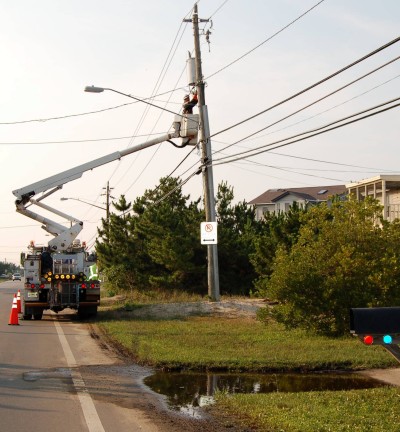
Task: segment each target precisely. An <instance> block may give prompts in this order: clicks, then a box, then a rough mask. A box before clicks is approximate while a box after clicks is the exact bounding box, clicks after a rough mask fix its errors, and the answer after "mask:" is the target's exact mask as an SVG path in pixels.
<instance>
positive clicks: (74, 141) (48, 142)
mask: <svg viewBox="0 0 400 432" xmlns="http://www.w3.org/2000/svg"><path fill="white" fill-rule="evenodd" d="M164 133H165V132H157V133H152V134H149V133H147V134H143V135H129V136H123V137H113V138H94V139H82V140H67V141H30V142H28V141H26V142H0V145H47V144H74V143H84V142H99V141H117V140H124V139H132V138H140V137H149V136H151V135H162V134H164Z"/></svg>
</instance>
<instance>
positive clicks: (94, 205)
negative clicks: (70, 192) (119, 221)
mask: <svg viewBox="0 0 400 432" xmlns="http://www.w3.org/2000/svg"><path fill="white" fill-rule="evenodd" d="M60 200H61V201H67V200H75V201H79V202H83V203H85V204H88V205H90V206H92V207H97V208H99V209H101V210H107V209H106V208H105V207H100V206H98V205H96V204H92V203H90V202H87V201H84V200H81V199H79V198H65V197H63V198H60Z"/></svg>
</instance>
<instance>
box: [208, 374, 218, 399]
mask: <svg viewBox="0 0 400 432" xmlns="http://www.w3.org/2000/svg"><path fill="white" fill-rule="evenodd" d="M217 389H218V376H217V375H215V374H207V396H214V393H215V390H217Z"/></svg>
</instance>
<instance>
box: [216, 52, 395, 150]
mask: <svg viewBox="0 0 400 432" xmlns="http://www.w3.org/2000/svg"><path fill="white" fill-rule="evenodd" d="M399 59H400V56H398V57H395V58H394V59H392V60H390V61H388V62H386V63H385V64H383V65H381V66H379V67H377V68H375V69H373V70H371V71H369V72H367V73H366V74H364V75H362V76H360V77H358V78H356V79H355V80H353V81H350V82H349V83H347V84H345V85H344V86H342V87H339V88H338V89H336V90H334V91H332V92H330V93H328V94H326V95H324V96H322V97H320V98H319V99H317V100H315V101H313V102H311V103H309V104H308V105H305V106H303V107H302V108H300V109H298V110H296V111H293V112H292V113H290V114H288V115H287V116H285V117H282V118H281V119H279V120H277V121H275V122H273V123H270V124H269V125H268V126H265V127H263V128H262V129H259V130H258V131H256V132H253V133H251V134H250V135H247V136H246V137H244V138H241V139H240V140H238V141H236V142H234V143H232V144H230V145H228V146H226V147H224V148H223V149H222V150H219V151H218V152H215V153H219V152H221V151H223V150H226V149H227V148H229V147H232V146H234V145H235V144H238V143H240V142H242V141H245V140H247V139H248V138H251V137H253V136H254V135H257V134H258V133H260V132H262V131H264V130H265V129H268V128H270V127H272V126H275V125H276V124H278V123H281V122H282V121H284V120H287V119H288V118H290V117H293V116H294V115H295V114H298V113H299V112H302V111H304V110H305V109H307V108H310V107H311V106H313V105H316V104H317V103H319V102H321V101H323V100H324V99H327V98H328V97H330V96H332V95H334V94H336V93H339V92H340V91H342V90H344V89H345V88H347V87H349V86H351V85H353V84H355V83H356V82H358V81H361V80H362V79H364V78H366V77H368V76H370V75H372V74H373V73H375V72H377V71H379V70H381V69H383V68H384V67H386V66H388V65H390V64H392V63H394V62H395V61H397V60H399ZM215 153H214V154H215Z"/></svg>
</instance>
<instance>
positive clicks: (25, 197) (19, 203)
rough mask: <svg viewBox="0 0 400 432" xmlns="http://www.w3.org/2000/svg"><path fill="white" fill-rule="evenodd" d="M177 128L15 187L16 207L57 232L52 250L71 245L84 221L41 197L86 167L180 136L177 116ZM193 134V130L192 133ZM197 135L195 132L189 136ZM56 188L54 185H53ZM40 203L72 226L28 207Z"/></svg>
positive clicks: (46, 228)
mask: <svg viewBox="0 0 400 432" xmlns="http://www.w3.org/2000/svg"><path fill="white" fill-rule="evenodd" d="M173 128H174V132H172V133H168V134H165V135H162V136H160V137H157V138H154V139H152V140H150V141H147V142H145V143H142V144H137V145H135V146H132V147H129V148H128V149H126V150H122V151H117V152H114V153H111V154H108V155H106V156H103V157H100V158H98V159H95V160H93V161H91V162H87V163H84V164H82V165H79V166H77V167H75V168H71V169H69V170H66V171H63V172H61V173H59V174H55V175H53V176H51V177H47V178H46V179H44V180H40V181H37V182H35V183H32V184H30V185H28V186H24V187H22V188H19V189H15V190H14V191H13V194H14V195H15V196H16V197H17V200H16V201H15V205H16V210H17V212H18V213H21V214H23V215H24V216H27V217H29V218H31V219H34V220H36V221H38V222H41V223H43V226H42V228H43V229H45V230H46V231H47V232H49V233H51V234H53V235H54V236H55V238H54V239H52V240H50V241H49V246H50V248H51V249H52V250H54V251H58V250H62V249H66V248H68V247H69V246H70V245H71V244H72V242H73V240H74V239H75V238H76V237H77V236H78V234H79V233H80V232H81V230H82V229H83V222H82V221H80V220H78V219H76V218H74V217H72V216H69V215H67V214H65V213H62V212H60V211H59V210H57V209H54V208H52V207H50V206H47V205H45V204H43V203H41V202H39V201H41V200H42V199H43V198H45V197H47V196H49V195H51V194H52V193H54V192H56V191H57V190H59V189H61V188H62V186H63V185H64V184H65V183H68V182H70V181H72V180H76V179H78V178H80V177H81V176H82V174H83V173H84V172H86V171H90V170H92V169H93V168H97V167H99V166H101V165H105V164H108V163H110V162H113V161H115V160H118V159H121V158H122V157H124V156H127V155H129V154H131V153H135V152H137V151H140V150H143V149H145V148H147V147H151V146H153V145H156V144H160V143H162V142H164V141H168V140H170V139H172V138H178V137H179V136H182V135H180V120H176V121H175V122H174V124H173ZM192 135H193V134H192ZM188 138H193V136H191V137H188ZM52 188H53V189H52ZM49 189H52V190H51V191H49V192H48V193H47V194H45V195H43V196H42V197H40V198H39V199H37V200H35V199H33V197H34V196H35V195H36V194H38V193H41V192H45V191H47V190H49ZM32 204H33V205H37V206H39V207H41V208H43V209H45V210H48V211H50V212H52V213H55V214H57V215H59V216H62V217H64V218H65V219H67V220H69V221H70V222H71V225H72V223H73V225H72V226H71V227H70V228H66V227H65V226H63V225H61V224H59V223H57V222H54V221H52V220H50V219H47V218H45V217H43V216H40V215H39V214H37V213H35V212H32V211H30V210H28V209H27V207H29V206H30V205H32Z"/></svg>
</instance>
